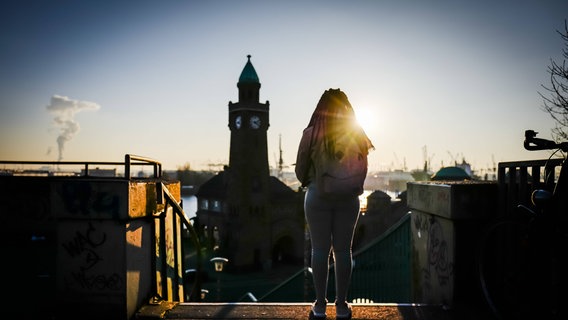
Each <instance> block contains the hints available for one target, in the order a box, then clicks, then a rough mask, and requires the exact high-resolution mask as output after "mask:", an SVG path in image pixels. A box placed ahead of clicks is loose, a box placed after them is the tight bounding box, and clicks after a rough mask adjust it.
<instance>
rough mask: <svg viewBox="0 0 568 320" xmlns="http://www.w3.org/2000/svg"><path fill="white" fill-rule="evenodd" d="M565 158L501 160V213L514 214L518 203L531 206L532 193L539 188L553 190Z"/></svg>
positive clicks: (499, 176) (498, 177)
mask: <svg viewBox="0 0 568 320" xmlns="http://www.w3.org/2000/svg"><path fill="white" fill-rule="evenodd" d="M562 161H563V159H561V158H555V159H544V160H529V161H511V162H500V163H499V167H498V171H497V181H498V185H499V214H500V215H505V216H510V215H512V214H514V211H515V210H516V207H517V205H519V204H522V205H527V206H530V201H531V200H530V197H531V193H532V192H533V191H534V190H536V189H539V188H544V189H548V190H552V189H553V188H554V185H555V184H556V179H557V177H558V173H559V170H560V167H561V166H562Z"/></svg>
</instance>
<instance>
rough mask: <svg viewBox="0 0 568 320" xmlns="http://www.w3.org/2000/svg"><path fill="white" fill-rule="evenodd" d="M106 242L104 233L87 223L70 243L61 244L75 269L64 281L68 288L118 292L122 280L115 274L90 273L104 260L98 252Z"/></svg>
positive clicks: (121, 285)
mask: <svg viewBox="0 0 568 320" xmlns="http://www.w3.org/2000/svg"><path fill="white" fill-rule="evenodd" d="M106 240H107V235H106V233H105V232H104V231H101V230H97V228H95V226H94V225H93V223H92V222H88V223H87V227H86V229H85V230H84V231H83V232H81V231H79V230H78V231H77V232H76V233H75V236H74V237H73V238H72V239H71V240H70V241H68V242H67V243H63V244H61V245H62V247H63V248H64V249H65V252H67V253H68V255H69V258H70V259H71V260H73V262H74V263H73V264H72V265H75V266H76V268H77V269H76V270H74V271H70V272H69V274H70V275H71V276H70V277H66V279H65V280H66V281H65V282H66V285H67V286H68V287H75V286H78V287H80V288H82V289H87V290H119V289H121V288H122V287H123V282H124V280H123V279H122V278H121V277H120V276H119V275H118V274H116V273H112V274H94V272H92V270H94V267H95V266H97V265H98V264H99V263H100V262H101V261H103V260H104V259H103V257H102V255H101V254H100V253H99V251H100V250H101V247H102V246H103V245H104V244H105V243H106Z"/></svg>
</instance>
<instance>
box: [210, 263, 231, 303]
mask: <svg viewBox="0 0 568 320" xmlns="http://www.w3.org/2000/svg"><path fill="white" fill-rule="evenodd" d="M209 261H211V262H213V265H214V266H215V272H216V273H217V301H220V300H221V272H222V271H223V267H225V264H226V263H227V262H229V259H227V258H223V257H214V258H211V260H209Z"/></svg>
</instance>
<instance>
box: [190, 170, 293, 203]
mask: <svg viewBox="0 0 568 320" xmlns="http://www.w3.org/2000/svg"><path fill="white" fill-rule="evenodd" d="M227 176H228V174H227V171H220V172H219V173H218V174H217V175H216V176H214V177H212V178H211V179H209V180H207V181H206V182H205V183H203V184H202V185H201V186H200V187H199V190H198V191H197V192H196V193H195V196H196V197H197V198H200V197H206V198H217V199H226V198H227V187H228V186H227V178H228V177H227ZM269 188H270V197H271V200H272V201H288V200H289V199H290V198H293V197H295V195H296V192H295V191H294V190H292V189H291V188H290V187H288V186H287V185H286V184H284V183H283V182H282V181H280V180H279V179H278V178H276V177H273V176H270V178H269Z"/></svg>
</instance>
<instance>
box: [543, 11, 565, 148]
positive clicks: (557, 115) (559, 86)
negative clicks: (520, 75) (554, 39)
mask: <svg viewBox="0 0 568 320" xmlns="http://www.w3.org/2000/svg"><path fill="white" fill-rule="evenodd" d="M556 32H558V34H559V35H560V37H561V38H562V40H564V49H562V56H563V57H564V59H563V61H562V63H557V62H556V61H554V60H551V64H550V66H549V67H548V73H549V74H550V85H549V86H544V85H543V86H542V87H543V88H544V89H545V90H546V94H543V93H540V92H539V94H540V96H541V97H542V98H543V99H544V105H543V109H544V111H546V112H548V114H550V116H551V117H552V119H554V121H555V122H556V126H555V127H554V128H553V129H552V135H553V137H554V139H555V140H557V141H568V64H567V62H566V60H567V59H568V23H567V22H566V20H564V31H558V30H557V31H556Z"/></svg>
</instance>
